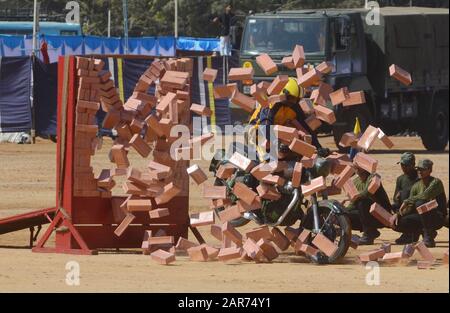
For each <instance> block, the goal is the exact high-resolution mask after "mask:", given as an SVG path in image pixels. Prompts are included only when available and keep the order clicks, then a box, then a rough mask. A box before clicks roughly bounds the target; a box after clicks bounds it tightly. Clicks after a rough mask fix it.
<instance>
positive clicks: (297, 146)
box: [289, 138, 317, 157]
mask: <svg viewBox="0 0 450 313" xmlns="http://www.w3.org/2000/svg"><path fill="white" fill-rule="evenodd" d="M289 149H291V150H292V151H293V152H295V153H297V154H300V155H303V156H306V157H312V156H313V155H314V154H315V153H316V151H317V150H316V147H314V146H313V145H310V144H308V143H306V142H304V141H302V140H300V139H298V138H295V139H294V140H293V141H292V143H291V144H290V145H289Z"/></svg>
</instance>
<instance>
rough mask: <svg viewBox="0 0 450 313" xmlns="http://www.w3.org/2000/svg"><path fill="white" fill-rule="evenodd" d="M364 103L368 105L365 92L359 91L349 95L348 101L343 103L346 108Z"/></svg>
mask: <svg viewBox="0 0 450 313" xmlns="http://www.w3.org/2000/svg"><path fill="white" fill-rule="evenodd" d="M364 103H366V96H365V94H364V91H357V92H351V93H349V97H348V98H347V100H345V101H344V102H342V105H343V106H344V107H348V106H353V105H359V104H364Z"/></svg>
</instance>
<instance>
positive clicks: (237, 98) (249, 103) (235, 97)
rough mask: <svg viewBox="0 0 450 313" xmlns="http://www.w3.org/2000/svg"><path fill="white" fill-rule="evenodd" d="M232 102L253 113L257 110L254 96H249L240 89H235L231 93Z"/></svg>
mask: <svg viewBox="0 0 450 313" xmlns="http://www.w3.org/2000/svg"><path fill="white" fill-rule="evenodd" d="M230 100H231V102H233V103H234V104H236V105H238V106H239V107H241V108H242V109H244V110H245V111H247V112H249V113H252V112H253V111H254V110H255V106H256V101H255V99H253V98H252V97H248V96H246V95H244V94H243V93H241V92H239V90H237V89H236V90H235V91H234V92H233V94H232V95H231V99H230Z"/></svg>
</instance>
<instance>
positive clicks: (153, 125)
mask: <svg viewBox="0 0 450 313" xmlns="http://www.w3.org/2000/svg"><path fill="white" fill-rule="evenodd" d="M145 122H146V123H147V125H148V127H149V130H148V131H147V132H149V131H150V130H151V131H153V132H154V133H155V134H156V135H157V136H158V137H163V136H164V132H163V131H162V129H161V128H160V126H159V122H158V120H157V119H156V117H155V116H154V115H150V116H148V117H147V118H146V119H145Z"/></svg>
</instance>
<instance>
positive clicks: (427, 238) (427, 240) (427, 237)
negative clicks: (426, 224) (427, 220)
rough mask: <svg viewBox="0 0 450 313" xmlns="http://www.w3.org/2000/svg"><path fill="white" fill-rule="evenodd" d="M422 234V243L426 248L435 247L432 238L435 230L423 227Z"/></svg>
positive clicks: (434, 236)
mask: <svg viewBox="0 0 450 313" xmlns="http://www.w3.org/2000/svg"><path fill="white" fill-rule="evenodd" d="M422 236H423V243H424V244H425V246H426V247H427V248H434V247H436V242H434V238H436V236H437V232H436V231H435V230H431V229H427V228H424V230H423V234H422Z"/></svg>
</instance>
